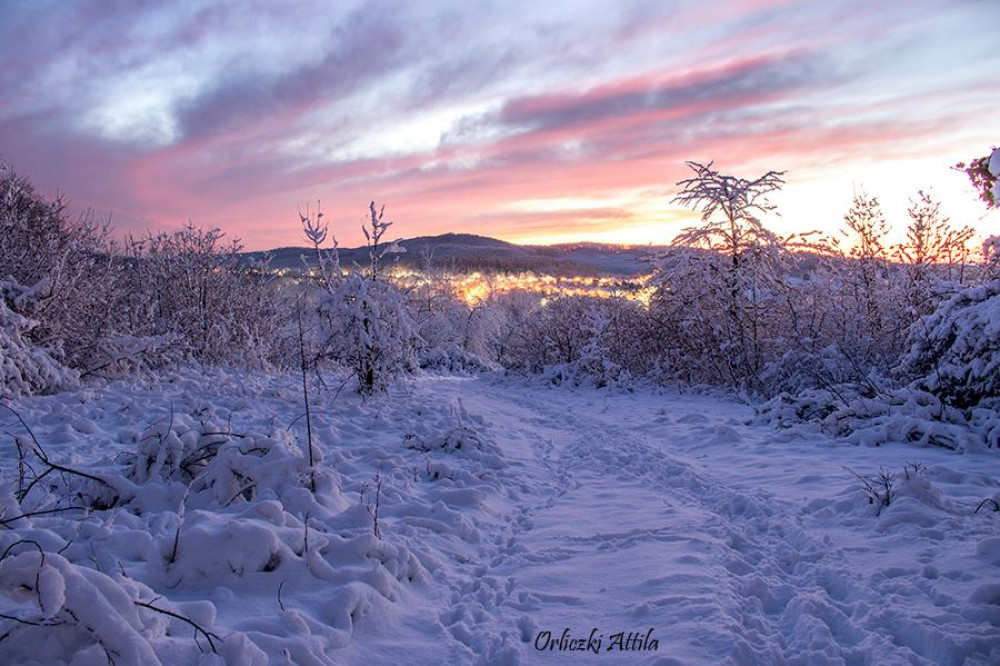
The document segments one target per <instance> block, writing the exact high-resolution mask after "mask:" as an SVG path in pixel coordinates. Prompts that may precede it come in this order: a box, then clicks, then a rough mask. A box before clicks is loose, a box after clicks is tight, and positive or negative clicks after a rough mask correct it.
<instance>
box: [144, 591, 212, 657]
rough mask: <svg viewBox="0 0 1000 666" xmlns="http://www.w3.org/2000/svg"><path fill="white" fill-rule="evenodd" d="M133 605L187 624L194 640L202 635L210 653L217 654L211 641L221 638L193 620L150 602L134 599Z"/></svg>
mask: <svg viewBox="0 0 1000 666" xmlns="http://www.w3.org/2000/svg"><path fill="white" fill-rule="evenodd" d="M153 601H156V599H154V600H153ZM133 603H135V605H136V606H142V607H143V608H148V609H149V610H151V611H156V612H157V613H162V614H163V615H167V616H169V617H172V618H174V619H175V620H180V621H181V622H186V623H187V624H189V625H191V626H192V627H194V631H195V638H196V639H197V637H198V634H201V635H203V636H204V637H205V638H206V639H207V640H208V646H209V647H210V648H212V652H214V653H216V654H218V652H217V651H216V649H215V643H214V642H213V641H212V639H213V638H214V639H215V640H217V641H221V640H222V638H220V637H219V636H218V635H217V634H214V633H212V632H210V631H207V630H206V629H204V628H203V627H202V626H201V625H200V624H198V623H197V622H195V621H194V620H192V619H190V618H186V617H184V616H183V615H181V614H180V613H174V612H173V611H168V610H167V609H165V608H158V607H157V606H154V605H153V603H152V602H146V601H139V600H138V599H136V600H135V601H134V602H133ZM197 642H198V641H197V640H195V643H197ZM198 647H199V648H200V647H201V646H200V645H199V646H198Z"/></svg>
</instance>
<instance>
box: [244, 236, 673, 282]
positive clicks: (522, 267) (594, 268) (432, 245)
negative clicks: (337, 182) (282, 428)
mask: <svg viewBox="0 0 1000 666" xmlns="http://www.w3.org/2000/svg"><path fill="white" fill-rule="evenodd" d="M399 245H400V247H403V248H404V249H405V250H406V252H404V253H402V254H396V255H389V256H387V257H386V259H387V260H388V261H389V262H390V263H394V264H397V265H400V266H404V267H406V268H412V269H425V268H428V267H430V268H433V269H445V270H451V271H455V272H462V273H467V272H473V271H486V272H510V273H518V272H536V273H546V274H551V275H567V276H568V275H583V276H590V275H593V276H598V275H615V276H622V277H630V276H635V275H639V274H642V273H646V272H648V271H649V269H650V264H649V259H650V258H652V257H653V256H655V255H656V254H658V253H660V252H661V251H663V250H664V249H665V247H663V246H655V245H647V246H635V245H630V246H626V245H611V244H607V243H569V244H563V245H515V244H513V243H508V242H506V241H502V240H497V239H496V238H489V237H487V236H477V235H475V234H458V233H447V234H442V235H440V236H419V237H417V238H406V239H403V240H401V241H400V242H399ZM339 252H340V262H341V264H342V265H344V266H351V265H353V264H357V265H359V266H363V265H365V264H367V263H368V250H367V248H365V247H357V248H340V249H339ZM265 255H270V256H271V267H272V268H276V269H291V270H299V269H301V268H302V267H303V263H302V261H303V258H305V260H306V262H307V263H308V264H309V265H310V266H313V265H314V264H315V263H316V253H315V250H313V249H312V248H307V247H283V248H278V249H275V250H271V251H269V252H247V253H244V256H246V257H247V258H248V259H259V258H261V257H263V256H265Z"/></svg>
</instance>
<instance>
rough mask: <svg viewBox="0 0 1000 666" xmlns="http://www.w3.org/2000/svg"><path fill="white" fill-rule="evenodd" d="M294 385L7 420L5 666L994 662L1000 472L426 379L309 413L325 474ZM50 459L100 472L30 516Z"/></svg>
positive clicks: (139, 398) (906, 450)
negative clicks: (881, 476)
mask: <svg viewBox="0 0 1000 666" xmlns="http://www.w3.org/2000/svg"><path fill="white" fill-rule="evenodd" d="M298 381H299V380H298V378H297V377H295V376H268V375H263V374H261V375H236V374H229V373H224V372H211V373H200V372H194V371H185V372H182V373H179V374H178V375H176V376H174V377H168V378H163V379H162V380H160V381H157V382H147V383H139V382H133V383H112V384H108V385H106V386H97V385H92V386H89V387H87V388H82V389H79V390H75V391H71V392H66V393H63V394H60V395H55V396H47V397H35V398H26V399H20V400H18V401H15V402H13V403H11V406H12V407H13V408H14V409H15V410H16V411H17V414H18V415H19V416H20V418H21V419H23V420H24V423H25V424H27V426H29V427H30V428H31V431H32V433H33V435H34V437H35V438H36V439H37V442H38V444H37V445H36V444H34V443H33V441H32V439H31V437H30V436H29V435H28V433H27V432H26V430H25V429H24V427H23V426H22V425H21V423H20V422H19V420H18V419H17V418H15V417H14V416H13V415H12V414H3V415H0V428H2V431H3V432H5V433H9V436H7V437H5V441H6V444H5V445H4V447H3V448H2V449H0V471H2V481H3V495H2V502H3V505H2V509H3V514H2V517H0V521H2V524H3V527H4V528H6V529H4V530H3V531H2V532H0V554H2V557H0V591H2V592H3V593H4V596H3V598H2V600H0V613H2V614H3V617H0V663H4V664H15V663H24V664H31V663H39V664H58V663H73V664H90V663H94V664H98V663H100V664H106V663H108V656H109V655H110V656H111V657H112V658H113V659H114V660H115V663H118V664H122V663H156V662H157V660H158V661H159V663H163V664H186V663H191V664H195V663H198V664H221V663H229V664H253V663H261V664H265V663H269V664H284V663H296V664H356V663H357V664H361V663H365V664H398V663H427V664H442V663H444V664H466V663H469V664H472V663H484V664H517V663H526V664H534V663H539V664H578V663H597V662H601V663H628V664H660V665H667V664H879V665H881V664H955V665H959V664H994V663H1000V582H998V581H1000V513H998V512H995V511H993V510H992V509H993V508H994V507H993V505H992V504H990V503H987V504H986V505H984V506H983V507H982V508H981V509H980V510H979V511H978V513H977V512H976V511H975V510H976V508H977V505H979V504H980V503H981V502H982V501H983V500H984V499H986V498H993V499H994V500H1000V482H998V479H1000V460H998V458H997V457H996V456H995V455H993V452H989V453H987V454H974V455H958V454H955V453H952V452H948V451H944V450H941V449H929V448H914V447H912V446H909V445H905V444H901V443H900V444H888V445H885V446H881V447H878V448H859V447H856V446H851V445H847V444H840V443H837V442H834V441H831V440H829V439H826V438H824V437H821V436H819V435H810V434H808V433H807V432H790V431H781V432H777V431H774V430H772V429H769V428H766V427H760V426H749V425H744V423H745V422H746V421H747V420H748V418H749V417H750V412H749V410H748V408H745V407H743V406H739V405H735V404H731V403H727V402H724V401H720V400H717V399H713V398H707V397H691V396H677V395H654V394H643V393H636V394H615V393H607V392H603V391H595V390H578V391H570V390H565V389H559V390H548V389H544V388H531V387H526V386H522V385H518V384H514V383H508V382H499V381H490V380H484V379H454V378H442V377H423V378H420V379H417V380H415V381H414V382H412V383H411V384H409V385H406V386H399V387H396V388H394V389H393V390H392V391H391V392H390V394H389V395H388V396H385V397H380V398H375V399H369V400H368V401H367V402H361V401H360V400H359V398H357V397H356V396H353V395H347V394H346V393H341V394H340V395H336V394H335V389H326V390H324V391H322V392H320V394H319V395H315V396H314V402H313V420H312V426H313V431H314V440H315V450H314V456H315V457H317V458H321V460H320V461H319V462H318V464H317V468H318V470H319V471H318V472H317V473H312V472H311V471H310V468H309V464H308V448H307V446H306V445H305V441H306V437H305V419H304V418H303V417H302V403H301V394H300V391H301V387H300V385H297V382H298ZM18 445H19V446H20V450H21V451H22V452H23V464H24V465H26V464H28V463H31V465H32V466H31V467H30V468H29V467H25V466H23V465H19V457H18ZM37 447H40V448H41V452H40V454H35V453H32V449H33V448H37ZM40 456H46V457H47V460H48V461H49V462H50V463H55V464H60V465H63V466H65V467H68V468H70V469H72V470H75V471H78V472H79V471H82V472H85V473H87V474H90V475H93V476H94V477H97V478H98V479H100V481H96V480H93V479H88V478H83V477H80V476H77V475H75V474H73V473H66V472H59V471H53V472H51V473H49V474H47V475H46V476H45V477H44V478H43V479H42V480H41V481H39V482H38V483H36V484H35V485H34V486H33V487H31V488H30V489H29V490H28V491H27V494H26V496H24V498H23V502H22V503H21V504H20V505H19V504H18V502H17V500H16V496H17V495H18V491H19V489H20V491H21V494H22V495H23V494H24V491H25V489H26V488H27V487H28V486H29V484H30V483H31V480H32V479H33V478H35V477H36V476H38V475H40V474H42V473H44V472H45V470H46V469H47V465H46V464H45V463H44V461H43V460H42V459H41V457H40ZM847 467H849V468H850V470H848V469H846V468H847ZM880 470H881V471H884V472H885V473H886V475H887V478H889V475H891V479H890V483H891V486H892V487H891V491H890V496H889V501H888V504H887V505H886V503H885V502H884V501H883V499H884V498H883V495H884V486H882V485H879V483H880V482H879V481H878V480H877V479H876V480H871V481H869V483H870V484H871V485H872V489H873V490H872V492H869V491H868V490H866V488H865V485H864V484H863V482H862V481H861V480H860V479H859V478H858V477H856V476H854V475H853V474H852V472H853V473H856V474H857V475H859V476H861V477H866V478H867V477H871V476H877V475H878V473H879V472H880ZM314 485H315V491H314V490H312V487H313V486H314ZM869 500H872V501H871V502H870V501H869ZM85 503H86V504H89V505H91V506H94V505H96V506H98V507H109V506H110V507H111V508H96V509H93V510H90V511H87V512H83V511H79V510H66V511H60V512H58V513H50V514H45V515H36V516H29V517H24V518H17V516H18V515H20V514H19V512H25V513H29V512H32V511H45V510H49V509H53V508H56V507H68V506H80V505H82V504H85ZM376 514H377V516H378V521H377V527H378V534H376V533H375V527H376V521H375V520H374V516H375V515H376ZM167 612H170V613H173V614H174V615H168V614H167ZM13 618H18V619H13ZM181 618H184V619H181ZM194 625H197V627H198V629H197V630H196V629H195V626H194ZM569 648H580V650H570V649H569ZM593 649H597V650H599V655H597V654H594V653H593V652H590V651H589V650H593Z"/></svg>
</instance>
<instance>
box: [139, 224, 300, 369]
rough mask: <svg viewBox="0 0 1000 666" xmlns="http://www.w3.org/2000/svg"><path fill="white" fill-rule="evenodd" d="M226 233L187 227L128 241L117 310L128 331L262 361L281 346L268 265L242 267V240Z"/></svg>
mask: <svg viewBox="0 0 1000 666" xmlns="http://www.w3.org/2000/svg"><path fill="white" fill-rule="evenodd" d="M224 236H225V234H223V233H222V232H221V231H220V230H219V229H200V228H198V227H196V226H194V225H193V224H189V225H188V226H186V227H184V228H183V229H181V230H179V231H176V232H173V233H159V234H155V235H148V236H146V237H145V238H143V239H140V240H133V241H132V242H131V243H130V245H129V248H128V250H129V254H130V255H131V260H130V263H129V265H130V268H131V270H130V271H129V274H128V278H129V279H128V284H127V287H126V289H125V293H124V294H122V298H123V300H122V302H121V307H123V308H124V309H125V310H126V311H127V312H128V314H129V317H130V318H131V320H132V321H131V325H130V331H131V332H132V333H133V334H134V335H142V336H145V337H147V338H152V339H159V340H165V339H166V338H165V337H164V336H167V337H169V338H170V340H171V342H172V346H173V347H174V348H175V349H176V348H179V349H180V351H181V353H182V354H183V355H185V356H188V357H191V358H194V359H197V360H199V361H202V362H205V363H232V362H238V363H239V364H242V365H248V366H251V367H262V366H266V365H268V364H269V363H270V362H272V361H274V360H275V358H276V356H277V353H278V348H279V346H280V338H281V336H280V333H279V331H280V324H281V321H282V317H281V314H282V310H281V309H280V308H279V307H278V304H277V290H276V288H275V285H274V284H273V283H272V279H271V276H270V275H269V274H268V273H267V271H266V270H264V269H265V268H266V267H264V266H247V265H245V264H244V263H243V260H242V259H241V257H240V256H239V252H240V251H241V249H242V246H241V244H240V242H239V241H238V240H234V241H230V242H224V241H223V239H224ZM169 360H173V359H169Z"/></svg>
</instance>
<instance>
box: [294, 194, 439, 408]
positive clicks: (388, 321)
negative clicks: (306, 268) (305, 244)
mask: <svg viewBox="0 0 1000 666" xmlns="http://www.w3.org/2000/svg"><path fill="white" fill-rule="evenodd" d="M369 213H370V216H371V219H370V222H369V225H370V226H363V227H362V230H363V231H364V234H365V238H366V239H368V247H369V259H370V263H369V267H368V271H367V272H366V273H365V274H364V275H361V274H359V273H352V274H349V275H347V276H343V275H341V274H339V271H338V270H325V271H324V272H323V284H322V293H321V295H320V297H319V306H318V317H319V322H318V331H317V335H318V337H319V345H320V352H319V355H320V356H322V357H325V358H329V359H332V360H334V361H335V362H337V363H339V364H341V365H342V366H344V367H345V368H347V369H348V370H349V371H350V372H351V374H352V375H353V377H354V379H355V380H356V382H357V387H358V391H359V392H360V393H362V394H365V395H368V394H373V393H378V392H381V391H383V390H385V389H386V388H387V387H388V383H389V381H390V380H391V379H392V378H393V377H395V376H397V375H399V374H401V373H403V372H408V371H411V370H414V369H415V368H416V359H415V351H416V349H417V348H418V346H419V344H420V337H419V334H418V332H417V328H416V325H415V322H414V321H413V318H412V316H411V314H410V311H409V308H408V304H407V299H406V296H405V295H404V294H403V293H402V292H401V291H400V290H399V289H397V288H396V287H395V286H394V285H392V284H391V283H389V282H387V281H385V280H384V279H383V278H382V277H381V270H380V269H381V262H382V259H383V258H384V257H385V256H386V255H387V254H391V253H394V252H398V251H400V248H399V247H398V245H396V243H395V242H394V243H390V244H388V245H387V244H385V243H384V242H383V241H382V237H383V235H384V234H385V231H386V230H387V229H388V228H389V226H391V224H392V223H391V222H386V221H384V220H383V217H384V207H383V208H382V209H378V210H376V207H375V202H371V204H370V205H369ZM300 217H301V216H300ZM302 224H303V229H304V232H305V234H306V237H307V238H309V240H310V241H311V242H312V243H313V245H314V246H315V247H316V248H317V252H320V248H319V246H320V244H321V243H322V242H323V240H325V238H326V236H327V230H326V226H325V225H321V224H320V223H319V222H318V217H317V218H316V220H315V221H313V220H311V219H310V218H308V217H303V218H302ZM333 256H334V258H333V259H332V260H331V261H330V263H329V265H332V266H334V267H337V266H339V260H338V259H337V258H336V247H335V248H334V252H333ZM321 263H322V262H321Z"/></svg>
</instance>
